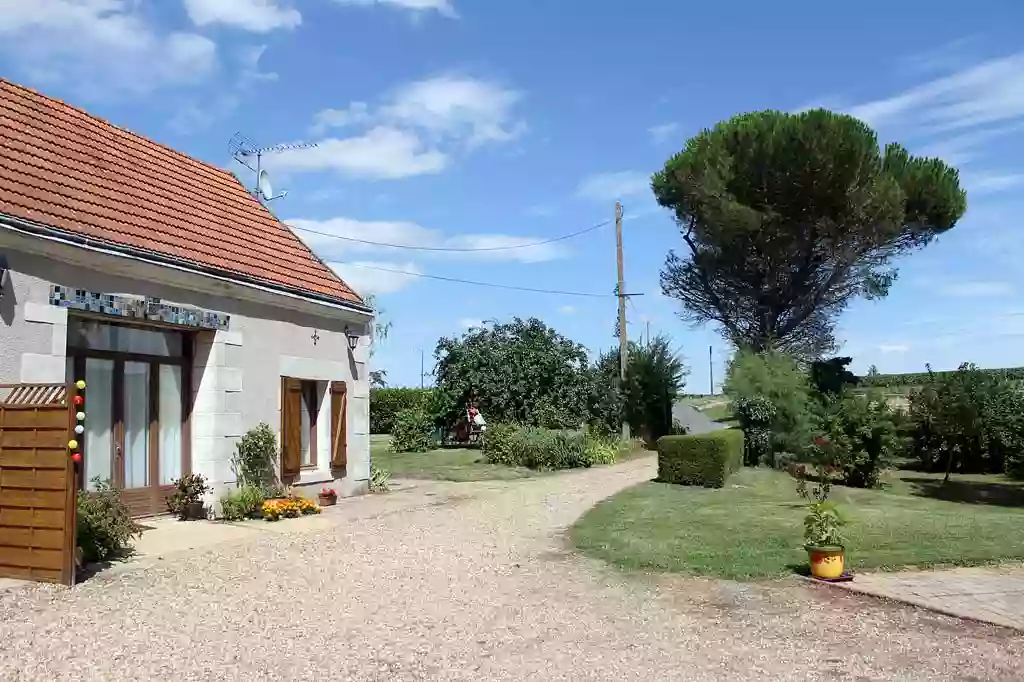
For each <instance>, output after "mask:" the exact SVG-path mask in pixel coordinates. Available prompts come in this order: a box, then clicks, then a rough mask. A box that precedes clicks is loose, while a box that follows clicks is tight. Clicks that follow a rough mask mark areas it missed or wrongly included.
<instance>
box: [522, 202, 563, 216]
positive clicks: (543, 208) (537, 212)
mask: <svg viewBox="0 0 1024 682" xmlns="http://www.w3.org/2000/svg"><path fill="white" fill-rule="evenodd" d="M555 212H556V211H555V208H554V206H549V205H547V204H534V205H533V206H527V207H526V210H525V211H523V215H527V216H529V217H531V218H550V217H551V216H553V215H555Z"/></svg>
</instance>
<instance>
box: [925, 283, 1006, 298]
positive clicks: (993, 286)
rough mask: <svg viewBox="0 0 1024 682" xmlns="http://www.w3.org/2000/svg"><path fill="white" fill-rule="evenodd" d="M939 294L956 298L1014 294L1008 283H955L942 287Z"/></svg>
mask: <svg viewBox="0 0 1024 682" xmlns="http://www.w3.org/2000/svg"><path fill="white" fill-rule="evenodd" d="M939 293H940V294H942V295H944V296H952V297H955V298H990V297H995V296H1009V295H1010V294H1012V293H1013V287H1012V286H1010V284H1009V283H1007V282H986V281H969V282H954V283H951V284H945V285H942V286H940V287H939Z"/></svg>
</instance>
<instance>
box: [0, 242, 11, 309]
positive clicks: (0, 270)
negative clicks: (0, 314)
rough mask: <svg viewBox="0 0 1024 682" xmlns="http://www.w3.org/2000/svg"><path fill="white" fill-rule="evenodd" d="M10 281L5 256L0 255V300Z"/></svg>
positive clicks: (9, 271)
mask: <svg viewBox="0 0 1024 682" xmlns="http://www.w3.org/2000/svg"><path fill="white" fill-rule="evenodd" d="M9 281H11V270H10V268H8V267H7V256H5V255H4V254H2V253H0V298H3V297H4V290H5V289H7V283H8V282H9Z"/></svg>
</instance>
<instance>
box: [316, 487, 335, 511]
mask: <svg viewBox="0 0 1024 682" xmlns="http://www.w3.org/2000/svg"><path fill="white" fill-rule="evenodd" d="M319 497H320V506H321V507H330V506H331V505H333V504H335V503H336V502H337V501H338V493H337V492H335V491H334V488H321V489H320V495H319Z"/></svg>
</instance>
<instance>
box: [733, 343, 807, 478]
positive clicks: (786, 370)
mask: <svg viewBox="0 0 1024 682" xmlns="http://www.w3.org/2000/svg"><path fill="white" fill-rule="evenodd" d="M725 393H726V394H727V395H728V396H729V397H730V398H732V399H733V401H734V402H737V403H739V402H740V401H742V400H747V401H751V400H765V401H767V402H768V403H770V404H771V406H772V409H773V412H774V417H773V420H772V423H771V427H770V430H771V436H770V439H769V444H768V452H769V453H770V458H765V457H764V456H763V455H762V454H761V453H760V452H759V456H761V458H762V460H763V461H765V460H766V461H767V463H769V464H772V465H778V464H779V463H780V460H779V456H780V455H781V454H783V453H791V454H799V453H801V452H802V451H803V450H804V448H806V447H807V444H808V443H809V442H810V441H811V438H812V433H813V431H814V412H813V410H812V404H811V392H810V385H809V382H808V380H807V374H806V373H805V372H804V371H803V370H802V369H801V368H800V366H799V365H798V364H797V363H796V361H795V360H793V358H791V357H789V356H787V355H784V354H782V353H778V352H768V353H756V352H753V351H749V350H741V351H738V352H737V353H736V355H735V356H734V357H733V359H732V361H731V362H730V363H729V367H728V369H727V371H726V378H725ZM751 404H760V403H751ZM758 426H759V427H760V424H759V425H758Z"/></svg>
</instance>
